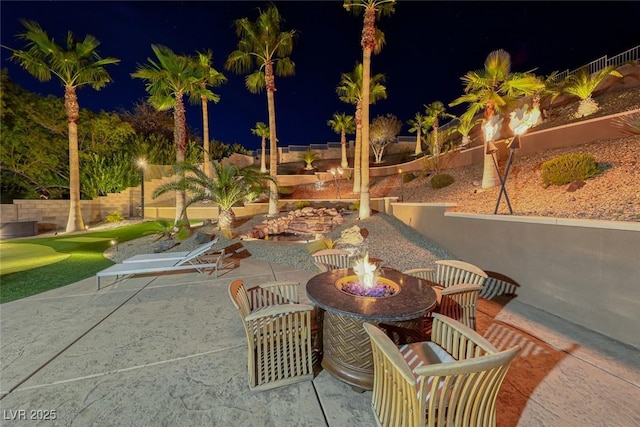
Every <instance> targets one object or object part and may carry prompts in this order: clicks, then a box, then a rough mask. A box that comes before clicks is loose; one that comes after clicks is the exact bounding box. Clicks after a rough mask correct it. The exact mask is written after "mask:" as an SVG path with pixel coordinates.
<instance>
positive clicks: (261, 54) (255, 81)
mask: <svg viewBox="0 0 640 427" xmlns="http://www.w3.org/2000/svg"><path fill="white" fill-rule="evenodd" d="M258 12H259V16H258V18H257V19H256V21H255V22H251V21H250V20H249V18H242V19H238V20H236V21H235V29H236V35H237V36H238V37H239V39H240V40H239V41H238V49H237V50H235V51H233V52H231V53H230V54H229V57H228V58H227V62H226V63H225V68H226V69H227V70H233V71H234V72H236V73H248V72H250V71H252V70H253V73H252V74H249V75H248V76H247V77H246V78H245V85H246V87H247V89H248V90H249V92H251V93H260V92H262V90H263V89H265V88H266V92H267V108H268V110H269V131H270V137H269V145H270V149H269V150H270V151H269V154H270V156H269V174H270V175H271V177H272V178H273V180H272V181H271V183H270V187H269V212H268V214H269V215H276V214H277V213H278V191H277V186H276V177H277V175H278V158H277V141H278V138H277V136H276V106H275V100H274V94H275V91H276V83H275V76H276V75H277V76H283V77H284V76H291V75H293V74H294V72H295V64H294V63H293V61H291V58H289V55H290V54H291V51H292V50H293V39H294V36H295V34H296V32H295V31H294V30H290V31H282V30H281V29H280V23H281V21H282V18H281V17H280V12H278V9H277V8H276V7H275V6H274V5H270V6H269V7H267V10H265V11H264V12H263V11H262V10H260V9H258ZM274 66H275V69H274Z"/></svg>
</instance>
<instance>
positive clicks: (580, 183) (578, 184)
mask: <svg viewBox="0 0 640 427" xmlns="http://www.w3.org/2000/svg"><path fill="white" fill-rule="evenodd" d="M586 184H587V183H586V182H584V181H581V180H577V181H573V182H572V183H571V184H569V186H568V187H567V191H568V192H570V193H573V192H574V191H578V190H579V189H581V188H582V187H584V186H585V185H586Z"/></svg>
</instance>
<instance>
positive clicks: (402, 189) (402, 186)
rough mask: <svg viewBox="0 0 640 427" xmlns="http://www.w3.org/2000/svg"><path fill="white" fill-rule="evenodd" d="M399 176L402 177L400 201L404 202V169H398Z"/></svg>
mask: <svg viewBox="0 0 640 427" xmlns="http://www.w3.org/2000/svg"><path fill="white" fill-rule="evenodd" d="M398 176H399V177H400V201H401V202H404V179H402V168H398Z"/></svg>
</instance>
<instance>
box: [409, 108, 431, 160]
mask: <svg viewBox="0 0 640 427" xmlns="http://www.w3.org/2000/svg"><path fill="white" fill-rule="evenodd" d="M407 124H408V125H409V126H411V127H410V128H409V132H411V133H413V132H415V133H416V151H415V155H416V156H417V155H418V154H420V153H422V133H423V132H424V133H426V132H427V131H428V130H429V126H431V124H432V120H431V119H429V118H428V117H426V116H423V115H422V114H421V113H416V115H415V116H414V117H413V119H409V120H407Z"/></svg>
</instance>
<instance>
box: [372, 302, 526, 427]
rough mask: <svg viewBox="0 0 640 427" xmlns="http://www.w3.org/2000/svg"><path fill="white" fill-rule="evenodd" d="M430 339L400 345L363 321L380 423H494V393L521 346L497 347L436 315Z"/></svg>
mask: <svg viewBox="0 0 640 427" xmlns="http://www.w3.org/2000/svg"><path fill="white" fill-rule="evenodd" d="M433 320H434V324H433V333H432V341H430V342H419V343H414V344H409V345H404V346H401V347H399V348H398V347H397V346H396V345H395V344H394V343H393V341H391V340H390V339H389V338H388V337H387V336H386V335H385V333H384V332H383V331H382V330H380V329H379V328H377V327H375V326H373V325H371V324H370V323H364V328H365V330H366V332H367V334H369V337H370V339H371V347H372V352H373V364H374V380H373V393H372V398H371V404H372V407H373V411H374V415H375V418H376V422H377V424H378V425H379V426H385V427H386V426H393V427H396V426H403V427H415V426H424V425H428V426H434V427H435V426H443V427H444V426H476V427H488V426H495V425H496V397H497V395H498V391H499V390H500V387H501V385H502V381H503V380H504V377H505V375H506V373H507V371H508V369H509V367H510V365H511V362H512V361H513V359H514V358H515V356H516V355H517V354H518V352H519V351H520V347H519V346H515V347H512V348H510V349H508V350H504V351H498V350H497V349H496V348H495V347H494V346H493V345H492V344H491V343H490V342H488V341H487V340H486V339H484V338H483V337H482V336H480V335H479V334H477V333H476V332H475V331H473V330H471V329H469V328H467V327H466V326H464V325H463V324H461V323H460V322H457V321H455V320H453V319H449V318H447V317H445V316H442V315H440V314H434V319H433Z"/></svg>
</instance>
